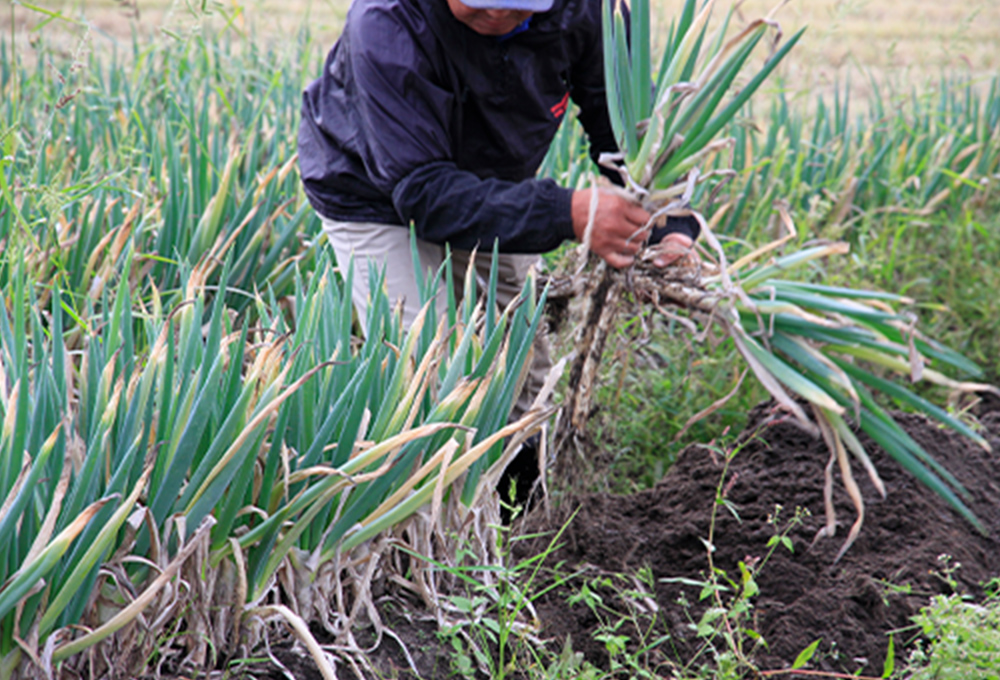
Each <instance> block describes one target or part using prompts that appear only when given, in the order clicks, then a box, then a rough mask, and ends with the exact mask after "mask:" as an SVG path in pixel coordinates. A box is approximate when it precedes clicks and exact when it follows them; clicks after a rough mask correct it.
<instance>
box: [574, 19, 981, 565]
mask: <svg viewBox="0 0 1000 680" xmlns="http://www.w3.org/2000/svg"><path fill="white" fill-rule="evenodd" d="M696 4H697V3H696V2H695V1H694V0H688V2H687V3H686V4H685V7H684V11H683V13H682V14H681V16H680V18H679V20H678V21H677V22H676V23H675V24H674V25H673V26H672V27H671V30H670V33H669V37H668V39H667V44H666V48H665V50H664V54H663V57H662V60H661V61H660V65H659V69H658V70H657V71H654V70H653V65H652V61H651V57H652V50H651V43H650V17H649V3H648V0H636V1H635V2H634V3H633V4H632V7H631V12H630V13H627V12H624V11H623V8H622V7H621V5H620V4H618V3H616V2H614V0H611V1H610V2H608V3H606V5H605V12H604V50H605V53H604V56H605V79H606V85H607V93H608V106H609V111H610V117H611V121H612V125H613V127H614V130H615V134H616V135H617V138H618V140H619V146H620V149H621V151H620V153H619V154H617V155H616V156H614V157H612V158H608V159H607V160H608V161H613V163H612V164H610V167H613V168H615V169H616V170H617V171H618V172H619V173H620V174H621V176H622V179H623V183H624V185H625V189H624V190H625V191H627V192H628V193H629V194H630V195H631V196H632V197H634V198H635V199H636V200H637V201H639V202H641V203H642V204H643V205H644V207H646V208H647V210H649V211H650V212H651V213H652V214H653V220H652V223H655V222H657V221H660V220H663V219H665V218H666V217H667V216H670V215H676V216H687V215H692V216H694V217H695V218H696V219H697V220H698V222H699V223H700V224H701V227H702V239H703V240H704V241H705V242H706V244H707V245H708V253H706V257H707V259H709V260H711V261H709V262H707V263H706V264H704V265H702V264H701V262H700V261H698V260H697V259H691V258H686V259H684V260H682V261H681V265H682V266H680V267H669V268H667V269H660V268H658V267H655V266H653V265H652V260H653V257H652V253H651V252H649V251H652V250H654V248H655V247H654V248H650V249H648V251H647V253H646V254H645V256H644V257H642V258H640V259H639V262H638V264H637V265H636V266H634V267H633V268H631V269H629V270H626V271H624V272H617V271H614V270H612V269H610V268H609V267H607V266H606V265H605V264H604V263H598V264H596V265H595V266H594V267H593V268H592V269H590V270H587V271H585V275H584V276H582V277H581V276H577V277H575V278H574V280H572V281H571V282H569V285H568V286H567V287H568V288H571V289H577V290H579V289H580V288H581V287H582V288H584V289H585V290H586V291H587V295H586V301H585V305H584V310H583V313H584V317H585V318H584V322H583V323H582V324H581V325H580V331H579V333H578V335H577V338H576V348H575V349H576V359H575V363H574V365H573V368H572V371H571V375H570V383H569V390H568V396H567V399H566V402H565V406H564V410H563V413H562V416H561V418H560V422H559V425H558V426H557V430H556V431H557V438H556V451H557V454H559V455H561V460H560V466H559V467H557V470H558V469H559V468H560V467H561V468H562V469H563V470H565V469H566V466H567V465H572V462H571V460H567V454H569V453H570V452H571V451H572V450H573V449H574V448H575V446H574V443H578V442H579V441H580V439H581V437H582V436H583V435H584V427H585V425H586V421H587V418H588V415H589V413H590V411H591V398H592V395H593V392H594V389H593V388H594V384H593V383H594V380H595V379H596V375H597V367H598V364H599V362H600V359H601V355H602V353H603V349H604V345H605V343H606V341H607V338H608V337H609V334H610V333H611V332H612V329H613V328H614V322H615V319H616V317H617V315H618V314H619V313H621V310H622V308H623V306H624V305H625V303H624V300H625V299H626V297H627V298H628V299H631V300H635V301H638V302H640V303H645V304H651V305H653V306H654V307H656V308H657V309H659V310H661V311H663V312H664V313H665V314H667V315H669V316H671V317H672V318H677V317H676V315H675V314H674V312H673V311H671V309H670V308H672V309H674V310H676V309H677V308H682V309H686V310H687V311H688V317H687V318H683V319H681V321H682V322H683V323H684V324H685V325H687V326H688V327H689V329H690V330H692V331H696V330H697V324H696V323H694V322H696V321H697V322H701V324H702V325H703V326H716V327H719V328H721V330H722V331H723V332H725V334H726V335H727V336H728V337H730V338H732V340H733V342H734V343H735V345H736V347H737V349H738V350H739V353H740V354H741V355H742V357H743V358H744V359H745V360H746V362H747V365H748V368H749V369H750V370H751V371H752V372H753V373H754V375H755V376H756V377H757V378H758V380H760V382H761V383H762V384H763V385H764V386H765V387H766V388H767V390H768V391H769V392H770V393H771V395H772V396H773V397H774V399H775V400H776V401H777V402H778V404H779V405H780V407H781V408H783V409H785V410H786V411H787V412H788V413H790V414H791V415H792V416H793V417H794V418H795V419H796V420H797V421H798V422H799V423H800V424H801V425H802V426H803V427H804V428H806V429H808V430H809V431H811V432H813V433H815V434H816V435H817V436H819V435H822V437H823V438H824V440H825V441H826V443H827V444H828V446H829V449H830V451H831V463H830V465H828V467H827V476H828V483H827V485H826V495H827V503H826V509H827V521H826V525H825V526H824V528H823V529H822V530H821V532H820V533H821V535H826V536H832V535H833V533H834V531H835V527H836V518H835V516H834V512H833V504H832V499H831V494H832V484H831V483H830V479H831V475H832V470H833V463H834V462H836V463H838V464H839V469H840V472H841V475H842V478H843V481H844V486H845V487H846V489H847V491H848V493H849V494H850V496H851V498H852V501H853V503H854V505H855V508H856V510H857V513H858V516H857V520H856V521H855V523H854V525H853V526H852V528H851V531H850V534H849V536H848V539H847V541H846V542H845V543H844V545H843V547H842V548H841V551H840V555H842V554H843V553H844V551H846V550H847V548H848V547H849V546H850V544H851V543H852V542H853V541H854V539H855V538H856V536H857V533H858V531H859V530H860V528H861V524H862V521H863V517H864V502H863V499H862V497H861V494H860V491H859V489H858V487H857V484H856V483H855V481H854V478H853V474H852V470H851V463H850V459H849V458H850V455H853V456H854V457H855V458H856V459H857V460H858V461H859V462H860V463H861V464H862V466H863V467H864V468H865V470H866V471H867V473H868V475H869V476H870V477H871V479H872V481H873V483H874V484H875V486H876V488H877V489H879V491H880V492H882V493H884V487H883V485H882V482H881V480H880V479H879V477H878V472H877V471H876V470H875V468H874V466H873V465H872V464H871V462H870V460H869V457H868V455H867V453H866V451H865V450H864V448H863V447H862V445H861V443H860V441H859V439H858V438H857V436H856V435H855V434H854V432H853V430H852V429H851V427H850V426H849V425H848V422H847V419H848V418H851V419H853V420H854V422H855V424H856V425H857V426H858V427H860V429H861V430H863V431H864V432H865V433H867V434H868V436H869V437H870V438H871V439H872V440H873V441H875V442H877V443H878V444H879V445H880V446H882V447H883V448H884V449H885V450H886V451H887V452H888V453H889V454H890V455H891V456H892V457H893V458H895V459H896V460H897V461H899V463H900V464H901V465H902V466H903V467H904V468H906V469H907V470H908V471H910V472H911V473H912V474H913V475H914V476H916V477H917V478H918V479H919V480H920V481H921V482H923V483H924V484H926V485H927V486H928V487H929V488H930V489H932V490H933V491H934V492H935V493H937V494H939V495H940V496H942V497H943V498H944V499H945V500H946V501H947V502H948V503H950V504H951V505H952V506H953V507H955V508H956V509H957V510H958V511H959V512H960V513H961V514H962V515H963V516H964V517H966V518H967V519H968V520H969V521H970V522H972V523H973V524H974V525H976V526H977V527H980V525H979V522H978V520H977V519H976V518H975V516H974V515H973V514H972V512H971V511H970V510H969V508H968V507H967V506H966V505H965V503H964V502H963V501H962V497H963V496H964V495H965V490H964V489H963V488H962V487H961V485H960V484H959V483H958V482H957V480H955V479H954V477H952V476H951V475H950V474H949V473H948V472H947V470H944V469H943V468H942V467H941V466H940V465H939V464H938V463H937V462H936V461H934V460H933V459H932V458H931V457H930V456H929V455H928V454H927V453H926V452H925V451H923V449H922V448H921V447H920V446H919V445H918V444H917V443H916V442H915V441H913V439H912V438H910V437H909V436H908V435H907V434H906V432H905V431H904V430H903V429H902V428H901V427H900V426H899V425H898V424H897V423H896V422H895V421H894V420H893V418H892V416H891V415H890V414H889V413H887V412H886V411H885V410H884V409H883V408H882V407H880V406H879V404H878V403H877V402H876V400H875V398H874V396H873V395H872V390H875V391H878V392H881V393H883V394H885V395H887V396H889V397H891V398H893V399H895V400H896V401H897V402H899V403H901V404H905V405H907V406H909V407H912V408H915V409H916V410H918V411H920V412H922V413H925V414H926V415H928V416H930V417H932V418H935V419H937V420H939V421H940V422H942V423H943V424H945V425H946V426H948V427H951V428H953V429H955V430H957V431H959V432H961V433H963V434H965V435H967V436H969V437H970V438H972V439H973V440H974V441H976V442H977V443H978V444H980V445H981V446H984V447H987V446H988V445H987V443H986V441H985V440H984V439H983V438H982V437H980V436H978V435H977V434H976V433H975V432H974V431H973V430H971V429H970V428H969V427H968V426H967V425H965V424H964V423H962V422H961V421H959V420H957V419H956V418H954V417H952V416H951V415H949V414H948V413H947V412H945V411H944V410H942V409H940V408H938V407H937V406H935V405H933V404H931V403H929V402H928V401H926V400H924V399H923V398H921V397H919V396H918V395H916V394H915V393H914V392H912V391H911V390H910V389H909V388H907V387H905V386H903V385H902V384H899V383H897V382H892V381H890V380H887V379H885V378H883V377H880V375H879V374H878V373H877V372H875V371H873V370H872V369H870V368H868V366H871V365H875V366H878V367H879V371H884V370H885V369H888V370H889V371H891V372H895V373H896V374H898V375H901V376H906V377H909V378H910V379H911V380H913V381H917V380H920V379H924V380H929V381H931V382H935V383H938V384H942V385H946V386H948V387H950V388H953V389H957V390H966V391H971V390H983V389H992V388H989V387H988V386H985V385H979V384H974V383H963V382H958V381H954V380H951V379H950V378H948V377H946V376H945V375H944V374H942V373H941V372H939V371H938V370H934V369H932V368H931V367H930V364H931V362H932V361H933V362H934V366H935V367H937V366H941V365H944V366H948V367H950V368H953V369H957V370H959V371H962V372H964V373H967V374H972V375H975V374H977V373H978V369H977V367H976V366H974V365H973V364H971V362H969V361H967V360H966V359H964V358H963V357H961V356H959V355H958V354H956V353H955V352H952V351H950V350H948V349H946V348H944V347H941V346H940V345H938V344H937V343H935V342H934V341H933V340H931V339H928V338H925V337H923V336H922V335H921V334H920V332H919V331H918V330H917V329H916V328H915V327H914V323H913V320H912V319H910V318H909V317H908V316H906V315H902V314H898V313H896V312H895V311H894V310H893V309H892V308H891V307H890V306H889V305H890V303H893V302H895V303H899V302H904V301H905V300H904V298H902V297H901V296H898V295H892V294H886V293H878V292H872V291H864V290H851V289H840V288H832V287H827V286H820V285H808V284H804V283H796V282H793V281H785V280H781V279H780V277H781V275H782V274H783V273H784V272H786V271H787V270H789V269H791V268H793V267H795V266H797V265H801V264H803V263H806V262H810V261H814V260H816V259H818V258H822V257H826V256H833V255H837V254H843V253H846V252H847V245H846V244H841V243H830V244H823V245H819V246H814V247H811V248H807V249H804V250H800V251H798V252H794V253H791V254H786V255H784V256H782V257H778V258H776V259H770V260H768V259H767V258H771V257H772V253H773V252H774V251H775V250H777V249H779V248H782V247H784V246H785V245H786V244H788V242H789V241H791V240H792V238H793V237H794V236H795V227H794V225H793V223H792V220H791V217H790V215H789V214H788V212H787V210H786V209H785V206H784V205H783V204H782V203H780V202H778V203H776V208H777V210H778V212H779V214H780V216H781V219H782V222H783V224H784V227H785V230H786V232H787V235H786V236H785V237H784V238H782V239H780V240H778V241H775V242H773V243H771V244H769V245H768V246H765V247H763V248H760V249H758V250H757V251H755V252H753V253H751V254H749V255H746V256H744V257H742V258H740V259H739V260H737V261H736V262H735V263H733V264H729V263H728V262H727V260H726V252H725V250H724V249H723V248H722V246H721V244H720V243H719V242H718V240H717V239H716V238H715V236H714V235H713V233H712V229H711V226H710V224H709V223H708V222H707V221H706V220H705V219H704V217H703V216H702V215H701V214H699V213H698V212H697V211H696V210H693V209H691V207H690V205H689V201H690V198H691V196H692V194H693V190H694V187H695V185H696V184H698V183H699V182H704V181H706V180H708V179H710V175H709V174H706V175H702V174H701V173H700V172H699V165H700V164H701V163H703V162H705V161H706V160H707V158H708V157H709V156H710V155H712V154H714V153H716V152H717V151H719V150H721V149H724V148H725V147H726V146H728V145H729V144H730V143H731V142H730V140H727V139H724V138H723V139H718V138H717V136H718V135H719V133H720V131H721V130H723V129H724V128H725V126H726V125H727V124H728V123H730V121H732V119H733V117H734V116H735V115H736V114H737V112H738V111H739V110H740V109H741V108H742V107H743V105H744V104H745V103H746V102H747V100H748V99H749V97H750V96H751V95H752V94H753V92H754V91H755V90H756V89H757V88H758V87H759V86H760V85H761V83H762V82H763V81H764V80H765V79H766V78H767V76H768V75H769V74H770V73H771V71H772V70H773V69H774V67H775V66H776V65H777V64H778V63H779V62H780V61H781V59H782V58H783V57H784V56H785V55H786V54H788V52H789V50H790V49H791V48H792V47H793V46H794V45H795V43H796V42H797V41H798V39H799V37H800V36H801V34H802V31H799V32H798V33H796V34H795V35H794V36H792V38H791V39H790V40H788V41H787V42H785V43H784V44H781V43H780V38H781V31H780V28H779V27H778V25H777V24H776V23H775V22H774V21H773V20H772V19H771V18H770V17H767V18H761V19H757V20H755V21H752V22H750V23H749V24H748V25H747V26H746V27H744V28H742V29H741V30H738V31H736V32H735V35H734V36H733V37H729V35H728V34H729V29H730V25H731V23H732V22H731V20H732V18H733V14H732V12H730V14H729V15H727V16H726V17H725V18H724V19H723V21H722V22H721V25H720V26H719V27H718V28H717V29H716V30H715V31H714V32H712V33H710V32H709V30H708V26H709V17H710V14H711V10H712V7H713V5H714V2H713V0H707V2H705V3H704V5H703V6H702V8H701V9H700V10H698V9H697V6H696ZM626 14H629V16H628V18H627V19H626ZM626 22H630V24H631V25H630V26H628V27H627V26H626ZM769 32H771V33H772V34H773V35H774V39H773V41H771V49H772V53H771V54H770V56H769V57H768V59H767V60H766V61H765V62H764V63H763V65H761V66H760V67H759V68H756V69H755V70H754V69H750V68H749V67H750V64H751V62H750V59H751V56H752V55H753V54H754V52H755V49H756V48H757V47H758V46H759V45H761V44H762V43H763V42H764V38H765V37H766V36H767V35H768V33H769ZM746 70H751V71H752V72H751V73H749V74H746V73H745V71H746ZM740 80H742V81H744V82H743V85H742V87H741V88H740V89H738V90H737V91H736V92H735V93H733V94H730V93H731V90H732V89H733V85H734V83H736V82H737V81H740ZM651 83H655V87H651ZM716 174H718V173H716ZM650 226H652V224H651V225H650ZM626 292H628V293H630V295H629V296H625V295H624V293H626ZM555 294H556V295H558V291H557V292H556V293H555ZM803 403H804V404H805V406H803ZM980 528H981V527H980ZM840 555H838V559H839V556H840Z"/></svg>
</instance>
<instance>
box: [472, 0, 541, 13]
mask: <svg viewBox="0 0 1000 680" xmlns="http://www.w3.org/2000/svg"><path fill="white" fill-rule="evenodd" d="M461 2H462V4H463V5H468V6H469V7H474V8H476V9H514V10H520V11H528V12H548V11H549V10H550V9H552V5H553V4H555V0H461Z"/></svg>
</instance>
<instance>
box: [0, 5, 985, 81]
mask: <svg viewBox="0 0 1000 680" xmlns="http://www.w3.org/2000/svg"><path fill="white" fill-rule="evenodd" d="M682 3H683V0H659V3H658V4H659V6H660V8H661V10H662V13H661V16H662V17H666V18H669V17H671V16H674V15H675V14H676V13H677V11H678V10H679V8H680V7H681V5H682ZM775 3H776V0H745V2H744V3H743V12H744V14H745V15H746V16H758V15H760V14H762V13H766V12H767V11H768V10H769V9H770V8H772V7H773V6H774V4H775ZM38 4H39V5H42V6H44V7H45V8H47V9H49V10H52V11H58V12H61V13H63V14H65V15H66V16H70V17H74V18H83V19H85V20H86V21H87V22H88V23H89V25H90V35H91V37H92V44H93V48H94V49H101V48H102V47H105V46H110V45H111V44H113V43H114V42H115V41H121V40H127V39H128V38H129V36H130V35H131V32H132V30H133V28H135V29H137V30H138V32H139V35H140V36H150V35H157V34H160V35H163V34H164V30H166V31H169V32H172V33H174V34H184V33H185V32H187V31H190V30H192V29H193V28H195V27H198V26H200V25H202V24H203V23H205V22H207V23H208V25H210V26H212V27H214V28H216V29H218V30H219V31H224V30H232V29H233V28H235V29H237V30H239V31H243V32H246V33H249V34H253V35H255V36H257V37H258V38H259V39H260V40H262V41H280V40H284V39H287V38H288V37H289V36H294V35H295V33H296V31H297V30H298V29H299V28H300V27H301V26H303V25H304V24H305V23H306V22H308V25H309V27H310V29H311V31H312V35H313V38H314V40H315V41H316V49H317V51H318V52H323V51H325V49H326V48H327V47H328V46H329V45H330V44H332V43H333V41H334V39H335V38H336V36H337V35H338V34H339V32H340V29H341V26H342V25H343V18H344V15H345V13H346V10H347V7H348V5H349V0H206V1H205V3H204V7H205V10H206V11H203V10H202V0H132V1H127V0H126V1H123V0H88V1H82V0H38ZM136 6H138V10H139V11H138V16H136V12H135V9H134V7H136ZM719 6H720V7H723V8H724V7H726V3H725V2H724V1H723V2H720V3H719ZM206 13H207V17H206ZM234 16H235V18H234V19H232V21H231V23H230V21H229V20H230V18H232V17H234ZM12 17H13V24H14V39H15V42H16V44H17V45H18V46H19V50H23V52H22V53H23V56H25V57H26V58H30V52H31V51H30V48H28V45H29V43H30V40H31V35H32V33H31V29H32V28H33V27H36V26H37V25H38V24H39V22H40V21H41V20H42V19H44V16H43V15H41V14H39V13H37V12H34V11H31V10H29V9H26V8H24V7H20V6H16V5H11V6H10V11H8V12H3V13H0V29H2V30H3V32H4V33H6V34H8V35H10V33H11V21H12ZM778 17H779V19H780V20H781V22H782V25H783V27H784V28H785V30H786V32H788V33H790V32H792V31H794V30H796V29H797V28H798V27H801V26H802V25H806V24H808V25H809V30H808V32H807V33H806V36H805V38H804V39H803V40H802V42H801V43H800V44H799V45H798V46H797V48H796V52H795V55H794V56H793V58H791V59H789V60H787V61H788V64H787V66H786V67H785V68H786V76H787V78H788V83H789V84H790V86H791V87H792V88H793V89H796V90H801V91H809V92H814V91H816V90H817V89H827V88H830V87H832V85H833V84H834V83H835V82H836V81H837V80H838V79H839V80H840V81H843V80H844V78H845V77H846V74H847V73H848V71H851V72H853V74H854V75H853V76H852V82H853V83H854V84H855V85H856V86H857V88H858V90H859V91H861V90H864V89H865V87H866V84H865V82H864V81H865V80H866V79H865V78H864V77H861V73H869V72H870V73H871V74H872V75H874V76H875V77H876V78H877V79H878V80H880V81H883V82H889V83H893V84H901V85H910V84H912V85H917V86H920V85H924V84H926V83H927V82H930V81H933V80H935V79H936V78H937V77H938V76H939V75H940V74H941V72H942V71H943V70H946V71H948V72H950V73H956V72H958V73H962V72H965V73H968V74H970V75H972V76H975V77H986V76H990V75H995V74H996V73H997V72H998V71H1000V31H998V30H997V27H998V26H1000V3H998V2H996V1H995V0H970V1H969V2H964V3H944V2H940V0H879V1H878V2H875V1H874V0H792V1H791V2H789V3H788V4H787V5H786V6H785V7H783V8H782V9H781V10H780V13H779V14H778ZM227 26H228V27H229V28H227ZM43 30H44V32H45V34H46V36H47V37H48V38H49V39H59V40H60V41H67V42H66V43H65V44H66V46H67V48H69V46H70V45H71V44H72V43H71V42H69V41H73V40H74V39H75V40H76V41H77V42H78V41H79V36H80V35H81V33H82V32H84V30H85V29H82V28H80V27H74V26H71V25H69V24H67V23H66V22H61V21H54V22H51V23H49V24H48V25H47V26H45V27H44V29H43ZM859 71H860V72H861V73H859Z"/></svg>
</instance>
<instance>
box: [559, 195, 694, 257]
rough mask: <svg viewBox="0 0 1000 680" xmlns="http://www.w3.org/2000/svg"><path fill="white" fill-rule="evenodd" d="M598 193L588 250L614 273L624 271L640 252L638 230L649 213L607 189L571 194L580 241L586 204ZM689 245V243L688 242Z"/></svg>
mask: <svg viewBox="0 0 1000 680" xmlns="http://www.w3.org/2000/svg"><path fill="white" fill-rule="evenodd" d="M595 191H596V192H598V196H597V210H596V212H595V213H594V228H593V230H592V231H591V234H590V249H591V250H592V251H594V252H595V253H597V255H598V256H600V257H601V258H602V259H604V261H605V262H607V263H608V264H609V265H611V266H612V267H615V268H616V269H621V268H623V267H628V266H629V265H631V264H632V263H633V262H634V261H635V255H636V253H638V252H639V250H640V248H642V244H643V242H644V241H645V240H646V234H644V233H642V228H643V227H645V226H646V223H647V222H648V221H649V217H650V215H649V213H648V212H646V211H645V210H643V208H642V206H640V205H639V204H638V203H634V202H632V201H630V200H629V199H627V198H625V197H624V196H622V195H620V194H617V193H615V192H614V191H610V190H607V189H583V190H581V191H574V192H573V204H572V216H573V232H574V233H575V234H576V238H577V240H579V241H581V242H582V241H583V237H584V232H585V231H586V229H587V222H588V221H589V218H590V201H591V198H592V193H593V192H595ZM688 242H689V244H690V239H689V241H688Z"/></svg>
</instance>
